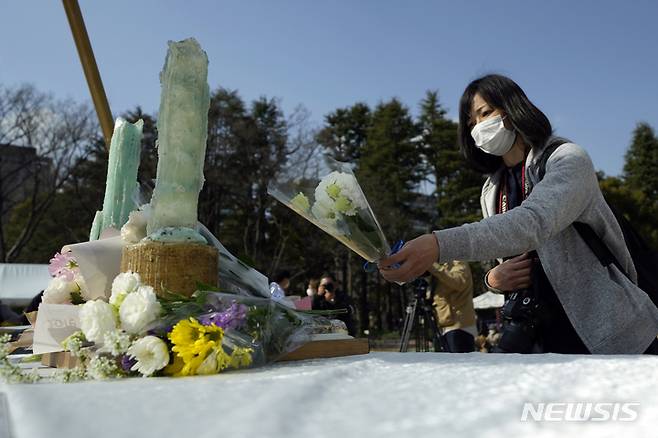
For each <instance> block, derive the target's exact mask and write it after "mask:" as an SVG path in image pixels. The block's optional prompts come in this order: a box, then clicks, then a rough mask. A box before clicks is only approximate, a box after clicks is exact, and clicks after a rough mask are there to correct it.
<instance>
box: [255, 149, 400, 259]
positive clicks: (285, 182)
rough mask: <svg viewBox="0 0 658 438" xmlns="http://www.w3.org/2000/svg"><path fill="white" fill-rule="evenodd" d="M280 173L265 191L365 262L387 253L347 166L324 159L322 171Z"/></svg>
mask: <svg viewBox="0 0 658 438" xmlns="http://www.w3.org/2000/svg"><path fill="white" fill-rule="evenodd" d="M306 173H307V174H304V172H301V174H299V173H295V171H288V172H283V173H282V174H280V175H279V176H278V177H277V178H276V179H274V180H273V181H272V182H271V183H270V185H269V186H268V189H267V192H268V193H269V194H270V195H271V196H273V197H274V198H276V199H277V200H278V201H279V202H281V203H282V204H284V205H286V206H287V207H289V208H291V209H292V210H294V211H295V212H296V213H297V214H299V215H301V216H302V217H303V218H304V219H306V220H308V221H310V222H311V223H313V224H315V225H316V226H318V227H319V228H320V229H322V230H323V231H325V232H326V233H328V234H329V235H331V236H332V237H334V238H335V239H337V240H338V241H340V242H341V243H343V244H344V245H345V246H347V247H348V248H349V249H351V250H352V251H354V252H356V253H357V254H358V255H359V256H361V257H362V258H364V259H366V260H367V261H369V262H375V261H377V260H379V259H381V258H383V257H386V256H387V255H389V254H390V252H391V250H390V247H389V244H388V242H387V240H386V237H385V236H384V233H383V231H382V228H381V226H380V225H379V222H377V218H376V217H375V215H374V213H373V212H372V209H371V208H370V205H369V204H368V200H367V199H366V197H365V195H364V194H363V190H361V186H360V185H359V183H358V181H357V180H356V177H355V176H354V173H353V172H352V169H351V166H350V165H349V164H348V163H341V162H339V161H336V160H333V159H331V158H329V157H325V166H324V168H323V169H322V170H319V171H316V172H314V173H315V174H308V173H309V172H306Z"/></svg>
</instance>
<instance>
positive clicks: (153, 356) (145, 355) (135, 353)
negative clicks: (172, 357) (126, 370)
mask: <svg viewBox="0 0 658 438" xmlns="http://www.w3.org/2000/svg"><path fill="white" fill-rule="evenodd" d="M128 356H130V357H133V358H135V359H136V360H137V362H136V363H135V364H134V365H133V366H132V367H131V368H130V369H131V370H132V371H138V372H139V373H140V374H142V375H143V376H146V377H148V376H150V375H152V374H153V373H155V372H156V371H158V370H161V369H162V368H164V367H166V366H167V364H169V350H168V349H167V344H165V343H164V342H163V341H162V339H160V338H157V337H155V336H144V337H143V338H141V339H138V340H136V341H135V342H134V343H133V344H132V345H131V346H130V348H129V349H128Z"/></svg>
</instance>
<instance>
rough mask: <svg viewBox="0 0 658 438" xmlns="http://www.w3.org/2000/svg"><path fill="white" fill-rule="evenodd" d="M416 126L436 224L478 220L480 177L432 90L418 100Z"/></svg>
mask: <svg viewBox="0 0 658 438" xmlns="http://www.w3.org/2000/svg"><path fill="white" fill-rule="evenodd" d="M420 110H421V111H420V127H421V130H422V146H423V152H424V155H425V158H426V163H425V164H426V166H427V171H428V173H429V174H430V175H431V179H432V180H433V182H434V183H435V185H436V190H435V193H434V196H435V197H436V205H437V209H438V221H437V223H436V224H434V225H436V226H437V227H438V228H446V227H453V226H457V225H461V224H463V223H466V222H472V221H476V220H479V219H480V218H481V217H482V216H481V211H480V201H479V200H480V190H481V187H482V182H483V178H482V176H481V175H478V174H477V173H475V172H474V171H472V170H470V169H469V168H468V167H467V166H466V163H465V161H464V157H463V156H462V154H461V151H460V150H459V145H458V143H457V124H456V123H455V122H453V121H451V120H448V119H447V118H446V117H445V115H446V110H445V109H444V108H443V107H442V106H441V103H440V102H439V95H438V92H436V91H428V92H427V94H426V95H425V98H424V99H423V101H422V102H421V104H420Z"/></svg>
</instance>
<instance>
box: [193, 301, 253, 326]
mask: <svg viewBox="0 0 658 438" xmlns="http://www.w3.org/2000/svg"><path fill="white" fill-rule="evenodd" d="M247 310H249V308H248V307H247V306H245V305H244V304H238V303H236V302H234V303H233V304H231V306H230V307H229V308H228V309H226V310H223V311H221V312H212V313H209V314H207V315H204V316H202V317H200V318H199V321H200V322H201V324H203V325H210V324H215V325H216V326H217V327H221V328H223V329H224V330H229V329H234V330H235V329H237V328H239V327H240V326H242V324H244V321H245V318H246V317H247Z"/></svg>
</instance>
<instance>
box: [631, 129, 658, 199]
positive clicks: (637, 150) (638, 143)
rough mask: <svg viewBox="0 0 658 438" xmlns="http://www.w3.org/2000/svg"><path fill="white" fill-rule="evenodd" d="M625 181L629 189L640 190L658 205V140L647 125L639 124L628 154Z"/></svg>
mask: <svg viewBox="0 0 658 438" xmlns="http://www.w3.org/2000/svg"><path fill="white" fill-rule="evenodd" d="M624 179H625V181H626V183H627V184H628V186H629V187H631V188H633V189H636V190H640V191H641V192H642V193H643V194H644V195H646V197H647V199H648V200H650V202H651V201H653V203H658V138H656V135H655V133H654V130H653V128H652V127H651V126H649V125H648V124H647V123H639V124H638V125H637V127H636V128H635V131H634V132H633V140H632V142H631V146H630V147H629V149H628V152H627V153H626V163H625V165H624Z"/></svg>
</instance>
